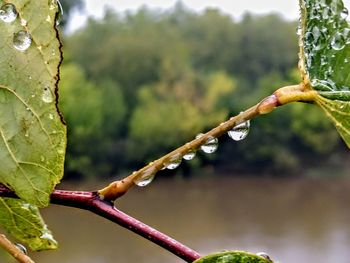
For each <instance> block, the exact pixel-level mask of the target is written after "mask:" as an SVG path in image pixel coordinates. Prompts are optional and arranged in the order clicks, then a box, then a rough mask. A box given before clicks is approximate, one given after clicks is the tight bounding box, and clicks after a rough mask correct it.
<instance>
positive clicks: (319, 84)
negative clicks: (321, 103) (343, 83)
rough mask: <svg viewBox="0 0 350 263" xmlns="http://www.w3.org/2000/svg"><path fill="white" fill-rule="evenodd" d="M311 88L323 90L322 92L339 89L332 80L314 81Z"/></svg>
mask: <svg viewBox="0 0 350 263" xmlns="http://www.w3.org/2000/svg"><path fill="white" fill-rule="evenodd" d="M311 87H313V88H314V89H316V90H321V91H332V90H336V89H337V87H336V85H335V83H334V82H333V81H331V80H319V79H313V80H312V81H311Z"/></svg>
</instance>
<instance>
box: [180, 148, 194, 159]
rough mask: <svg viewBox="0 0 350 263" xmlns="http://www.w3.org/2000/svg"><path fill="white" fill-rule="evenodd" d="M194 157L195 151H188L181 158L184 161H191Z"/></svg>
mask: <svg viewBox="0 0 350 263" xmlns="http://www.w3.org/2000/svg"><path fill="white" fill-rule="evenodd" d="M194 157H196V151H193V150H190V151H189V152H187V153H186V154H185V155H184V156H183V157H182V158H183V159H184V160H186V161H191V160H193V159H194Z"/></svg>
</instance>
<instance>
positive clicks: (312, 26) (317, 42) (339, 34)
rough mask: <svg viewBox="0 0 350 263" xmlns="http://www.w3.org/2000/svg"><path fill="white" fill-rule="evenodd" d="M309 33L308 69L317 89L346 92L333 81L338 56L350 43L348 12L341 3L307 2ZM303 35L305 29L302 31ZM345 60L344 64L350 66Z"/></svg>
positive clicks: (338, 0)
mask: <svg viewBox="0 0 350 263" xmlns="http://www.w3.org/2000/svg"><path fill="white" fill-rule="evenodd" d="M305 8H306V10H307V16H306V25H305V26H306V30H305V34H304V36H303V40H304V41H303V42H302V43H301V44H303V45H304V51H305V62H306V65H305V66H306V68H307V71H308V73H309V76H310V79H311V85H312V87H313V88H315V89H317V90H321V91H334V90H339V89H341V90H344V87H337V86H336V84H335V83H334V82H333V81H332V79H331V78H332V76H333V75H334V67H333V65H334V64H335V60H336V59H337V56H336V54H337V53H339V52H341V51H342V50H343V49H344V48H345V47H346V46H347V45H349V44H350V29H349V26H348V22H347V18H348V16H349V11H348V9H347V8H346V7H345V6H344V4H343V2H342V1H341V0H322V1H311V0H306V1H305ZM298 33H299V34H301V33H302V30H301V29H299V30H298ZM348 62H349V61H348V59H346V58H344V61H343V63H344V64H346V63H348Z"/></svg>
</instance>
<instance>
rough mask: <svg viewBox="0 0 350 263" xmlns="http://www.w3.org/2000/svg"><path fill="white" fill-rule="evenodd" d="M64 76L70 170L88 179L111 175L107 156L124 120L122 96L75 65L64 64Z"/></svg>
mask: <svg viewBox="0 0 350 263" xmlns="http://www.w3.org/2000/svg"><path fill="white" fill-rule="evenodd" d="M61 76H62V80H61V82H60V108H62V111H63V114H64V116H65V119H66V121H67V124H68V141H69V147H68V152H67V168H68V170H69V171H70V172H71V173H74V174H77V175H84V176H93V175H94V174H95V173H96V174H110V173H111V172H112V169H113V167H112V166H111V165H110V163H109V162H108V161H110V158H106V156H108V154H109V153H111V152H112V151H111V149H109V147H111V145H113V139H115V137H117V136H118V132H119V133H120V132H121V131H120V127H122V125H121V123H122V122H123V121H124V115H125V106H124V103H123V96H122V93H121V92H120V90H119V89H118V86H117V85H115V84H114V83H112V82H110V81H108V82H107V81H106V82H105V83H102V84H100V85H96V84H94V83H92V82H90V81H88V80H87V79H86V77H85V75H84V72H83V71H82V69H81V68H79V66H77V65H74V64H68V65H64V66H63V67H62V71H61ZM92 145H93V146H92ZM116 159H117V158H116Z"/></svg>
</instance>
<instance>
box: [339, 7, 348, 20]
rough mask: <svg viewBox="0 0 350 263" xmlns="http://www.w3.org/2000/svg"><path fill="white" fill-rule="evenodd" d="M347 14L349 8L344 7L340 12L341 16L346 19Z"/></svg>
mask: <svg viewBox="0 0 350 263" xmlns="http://www.w3.org/2000/svg"><path fill="white" fill-rule="evenodd" d="M348 15H349V10H348V9H347V8H346V7H344V9H343V11H342V12H341V13H340V16H341V18H343V19H346V18H347V17H348Z"/></svg>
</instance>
